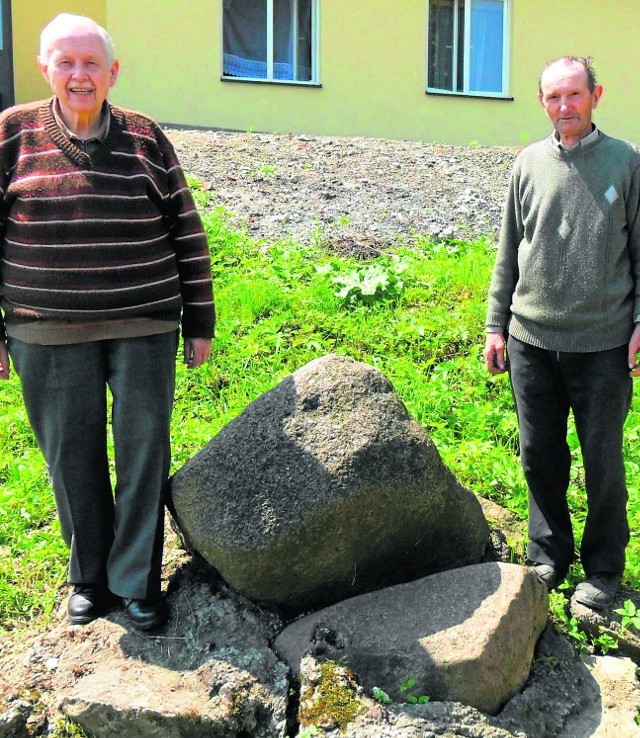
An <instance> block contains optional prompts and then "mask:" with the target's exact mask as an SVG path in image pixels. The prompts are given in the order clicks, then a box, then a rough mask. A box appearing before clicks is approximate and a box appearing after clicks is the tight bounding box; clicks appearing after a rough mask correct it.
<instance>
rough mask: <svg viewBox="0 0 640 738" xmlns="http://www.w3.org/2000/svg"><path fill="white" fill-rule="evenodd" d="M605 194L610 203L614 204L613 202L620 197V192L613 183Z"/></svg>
mask: <svg viewBox="0 0 640 738" xmlns="http://www.w3.org/2000/svg"><path fill="white" fill-rule="evenodd" d="M604 196H605V197H606V198H607V200H608V201H609V205H613V203H614V202H615V201H616V200H617V199H618V193H617V192H616V188H615V187H614V186H613V185H611V187H609V189H608V190H607V191H606V192H605V193H604Z"/></svg>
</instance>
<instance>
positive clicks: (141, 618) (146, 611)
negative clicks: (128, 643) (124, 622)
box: [122, 597, 169, 631]
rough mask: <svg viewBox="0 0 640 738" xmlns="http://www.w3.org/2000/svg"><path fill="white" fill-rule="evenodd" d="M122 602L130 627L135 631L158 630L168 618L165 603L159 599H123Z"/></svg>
mask: <svg viewBox="0 0 640 738" xmlns="http://www.w3.org/2000/svg"><path fill="white" fill-rule="evenodd" d="M122 602H123V603H124V609H125V611H126V613H127V615H128V617H129V621H130V623H131V625H133V627H134V628H136V629H137V630H144V631H146V630H153V629H154V628H159V627H160V626H161V625H164V624H165V623H166V622H167V618H168V617H169V609H168V608H167V603H166V602H165V601H164V600H163V599H162V598H161V597H158V598H155V599H149V600H127V599H123V600H122Z"/></svg>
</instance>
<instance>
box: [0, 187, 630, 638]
mask: <svg viewBox="0 0 640 738" xmlns="http://www.w3.org/2000/svg"><path fill="white" fill-rule="evenodd" d="M192 184H194V183H192ZM196 194H197V199H198V202H199V204H200V206H201V207H202V208H203V215H204V222H205V226H206V229H207V234H208V237H209V241H210V245H211V252H212V259H213V271H214V279H215V288H216V302H217V309H218V329H217V336H216V339H215V342H214V349H213V354H212V359H211V360H210V362H209V364H208V365H207V366H206V367H203V368H201V369H199V370H195V371H192V372H188V371H187V370H186V369H185V368H184V367H183V366H182V365H180V366H179V367H178V381H177V390H176V405H175V411H174V417H173V454H174V458H173V468H174V470H175V469H177V468H179V467H180V466H181V465H182V464H184V463H185V462H186V461H187V459H189V458H190V457H191V456H192V455H193V454H194V453H196V452H197V451H198V450H199V449H200V448H202V447H203V446H204V445H205V444H206V443H207V442H208V441H209V440H210V439H211V438H212V437H213V436H214V435H215V434H216V433H217V432H218V431H219V430H220V429H221V428H222V427H223V426H224V425H225V424H227V423H228V422H229V421H230V420H231V419H232V418H234V417H235V416H236V415H238V414H239V413H240V412H241V411H242V410H243V409H244V408H245V407H246V405H247V404H248V403H249V402H251V401H252V400H254V399H255V398H256V397H258V396H259V395H260V394H262V393H263V392H265V391H267V390H268V389H270V388H271V387H273V386H274V385H275V384H277V383H278V382H279V381H280V380H281V379H283V378H284V377H285V376H286V375H287V374H289V373H290V372H292V371H294V370H296V369H298V368H299V367H300V366H302V365H303V364H305V363H306V362H307V361H310V360H311V359H313V358H315V357H318V356H321V355H323V354H326V353H329V352H336V353H340V354H344V355H348V356H350V357H352V358H354V359H357V360H359V361H364V362H367V363H368V364H371V365H373V366H375V367H377V368H378V369H380V370H381V371H382V372H384V373H385V374H386V375H387V376H388V378H389V379H390V380H391V381H392V383H393V385H394V387H395V388H396V390H397V392H398V393H399V395H400V397H401V398H402V399H403V401H404V402H405V404H406V405H407V408H408V409H409V411H410V413H411V414H412V416H413V417H414V418H415V419H416V420H418V422H420V423H421V424H422V425H423V426H424V427H425V428H426V429H427V430H428V431H429V432H430V434H431V435H432V437H433V439H434V441H435V443H436V444H437V446H438V448H439V450H440V452H441V454H442V457H443V459H444V461H445V463H446V464H447V465H448V466H449V467H450V468H451V470H452V471H453V472H454V474H455V475H456V476H457V477H458V478H459V480H460V481H461V482H463V483H464V484H466V485H467V486H468V487H470V488H471V489H473V490H474V491H476V492H478V493H480V494H482V495H484V496H486V497H490V498H492V499H494V500H496V501H497V502H499V503H500V504H502V505H504V506H505V507H508V508H509V509H511V510H513V511H515V512H517V513H518V514H520V515H521V516H523V517H525V516H526V488H525V484H524V479H523V476H522V472H521V470H520V466H519V461H518V456H517V453H518V440H517V425H516V419H515V415H514V413H513V409H512V401H511V396H510V392H509V387H508V380H507V379H506V377H504V376H503V377H498V378H493V377H490V376H489V375H488V374H487V373H486V371H485V368H484V364H483V362H482V359H481V349H482V344H483V342H484V335H483V330H482V326H483V322H484V312H485V299H486V290H487V285H488V282H489V276H490V272H491V267H492V264H493V259H494V250H493V247H492V245H491V244H490V243H489V242H488V241H486V240H484V239H480V240H478V241H475V242H473V243H466V242H444V243H438V244H433V243H428V242H426V241H424V242H420V243H418V244H417V245H415V246H413V247H412V248H406V247H403V246H402V245H398V243H400V241H398V242H396V243H395V244H394V245H392V246H390V249H389V252H388V253H387V254H384V255H382V256H380V257H378V258H376V259H375V260H372V261H368V262H357V261H355V260H353V259H350V258H343V257H339V256H337V255H336V254H335V253H332V252H331V250H330V249H329V248H327V247H326V246H325V245H324V244H323V242H322V234H321V232H319V234H318V237H317V238H316V239H315V243H314V245H313V246H303V245H300V244H297V243H293V242H291V241H287V240H283V241H281V242H277V243H273V242H265V241H257V240H255V239H252V238H250V237H249V236H247V235H245V234H243V233H240V232H237V231H234V230H232V229H231V228H230V227H229V225H228V222H227V218H226V216H225V214H224V212H223V211H222V210H216V209H212V208H209V207H208V206H207V195H206V194H205V193H203V192H201V191H198V190H197V186H196ZM347 287H348V289H346V288H347ZM345 290H346V291H345ZM338 294H341V295H342V296H341V297H338V296H337V295H338ZM0 390H1V391H2V393H3V394H2V409H3V418H2V419H3V422H2V424H1V426H0V554H2V555H1V556H0V627H2V628H4V629H6V630H12V629H16V628H20V627H22V626H23V625H25V624H26V623H27V622H28V621H29V619H30V618H31V617H32V616H40V617H42V618H44V619H46V617H47V614H48V613H49V612H50V610H51V607H52V606H53V604H54V602H55V598H56V596H57V594H58V591H59V589H60V587H61V586H62V584H63V583H64V578H65V568H66V551H65V549H64V546H63V544H62V543H61V541H60V535H59V529H58V525H57V522H56V516H55V509H54V506H53V503H52V497H51V493H50V491H49V488H48V483H47V476H46V469H45V467H44V464H43V462H42V460H41V457H40V455H39V452H38V450H37V448H36V446H35V442H34V440H33V437H32V434H31V431H30V429H29V426H28V422H27V419H26V415H25V412H24V409H23V406H22V402H21V397H20V390H19V383H18V381H17V379H16V377H15V376H14V377H13V378H12V379H11V380H10V381H9V382H4V383H3V384H2V386H1V387H0ZM638 402H639V401H638V399H637V398H636V399H635V400H634V407H633V410H632V413H631V415H630V417H629V420H628V423H627V431H626V440H625V453H626V458H627V472H628V486H629V493H630V505H629V517H630V523H631V528H632V531H634V533H633V534H632V536H633V537H632V540H631V544H630V547H629V557H628V566H627V571H626V584H627V585H628V586H631V587H633V588H636V589H637V588H638V584H639V583H640V555H639V554H640V550H639V543H638V538H637V534H635V531H638V530H639V529H640V466H639V465H638V463H637V462H636V456H635V454H634V453H633V448H634V447H637V443H638V439H639V436H640V405H639V404H638ZM570 444H571V446H572V449H573V453H574V457H575V459H574V462H575V463H574V465H573V477H572V482H571V488H570V492H569V498H570V503H571V507H572V510H573V513H574V515H573V519H574V522H575V524H576V535H577V538H578V540H579V537H580V528H581V524H582V522H583V520H584V515H585V507H584V490H583V484H582V482H583V479H582V466H581V462H580V458H579V453H578V451H577V439H576V435H575V432H574V431H573V430H572V431H571V433H570ZM574 574H575V575H576V576H578V575H579V572H578V571H577V570H576V571H575V572H574Z"/></svg>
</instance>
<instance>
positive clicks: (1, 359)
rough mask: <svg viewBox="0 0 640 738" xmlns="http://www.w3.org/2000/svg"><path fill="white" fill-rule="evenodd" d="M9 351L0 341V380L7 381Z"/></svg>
mask: <svg viewBox="0 0 640 738" xmlns="http://www.w3.org/2000/svg"><path fill="white" fill-rule="evenodd" d="M9 374H10V369H9V349H8V348H7V344H6V343H5V342H4V341H1V340H0V379H9Z"/></svg>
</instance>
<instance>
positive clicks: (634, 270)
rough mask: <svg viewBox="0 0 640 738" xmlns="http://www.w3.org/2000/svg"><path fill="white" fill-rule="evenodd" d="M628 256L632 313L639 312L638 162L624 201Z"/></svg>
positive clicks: (639, 235) (639, 205)
mask: <svg viewBox="0 0 640 738" xmlns="http://www.w3.org/2000/svg"><path fill="white" fill-rule="evenodd" d="M625 206H626V211H627V212H626V216H627V229H628V246H629V257H630V260H631V276H632V278H633V284H634V295H633V315H634V320H635V316H637V315H638V314H640V163H638V164H637V166H636V168H635V170H634V171H633V173H632V176H631V185H630V188H629V194H628V197H627V201H626V205H625Z"/></svg>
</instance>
